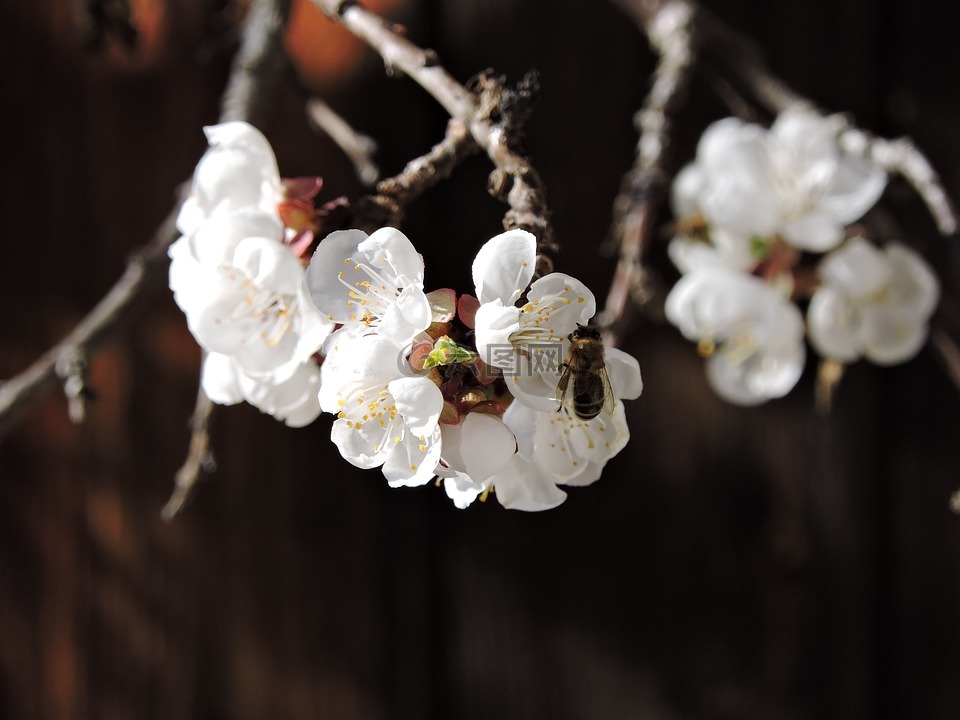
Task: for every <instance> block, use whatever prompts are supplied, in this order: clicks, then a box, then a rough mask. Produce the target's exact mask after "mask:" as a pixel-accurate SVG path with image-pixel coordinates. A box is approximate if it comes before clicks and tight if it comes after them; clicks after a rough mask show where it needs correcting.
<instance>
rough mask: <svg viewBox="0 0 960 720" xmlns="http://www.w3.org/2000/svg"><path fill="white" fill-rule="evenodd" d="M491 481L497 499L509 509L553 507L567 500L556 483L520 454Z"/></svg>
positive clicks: (528, 510) (530, 510) (535, 509)
mask: <svg viewBox="0 0 960 720" xmlns="http://www.w3.org/2000/svg"><path fill="white" fill-rule="evenodd" d="M491 482H492V483H493V489H494V494H495V495H496V497H497V500H498V501H499V503H500V504H501V505H502V506H503V507H505V508H507V509H508V510H524V511H527V512H536V511H539V510H550V509H551V508H555V507H557V506H558V505H559V504H560V503H562V502H563V501H564V500H566V499H567V494H566V493H565V492H564V491H563V490H561V489H560V488H558V487H557V486H556V483H554V482H552V481H551V480H550V479H548V477H547V476H546V475H545V474H544V473H543V472H541V471H540V469H539V468H537V467H536V466H535V465H533V464H532V463H530V462H528V461H527V460H524V459H523V458H521V457H520V456H519V455H514V456H513V458H511V460H510V462H509V463H507V465H506V467H505V468H504V469H503V470H501V471H500V472H499V473H497V474H496V475H494V476H493V477H492V478H491Z"/></svg>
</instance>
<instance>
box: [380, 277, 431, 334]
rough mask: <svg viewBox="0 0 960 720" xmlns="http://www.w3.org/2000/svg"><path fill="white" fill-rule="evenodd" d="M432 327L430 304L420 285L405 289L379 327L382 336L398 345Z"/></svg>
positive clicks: (390, 307)
mask: <svg viewBox="0 0 960 720" xmlns="http://www.w3.org/2000/svg"><path fill="white" fill-rule="evenodd" d="M428 327H430V302H429V301H428V300H427V296H426V295H425V294H424V292H423V289H422V288H421V287H420V286H419V285H410V286H407V287H405V288H404V289H403V290H402V291H401V292H400V294H399V295H398V296H397V301H396V302H395V303H393V304H392V305H390V306H389V307H388V308H387V311H386V313H384V315H383V319H382V321H381V323H380V326H379V332H380V334H382V335H384V336H385V337H388V338H390V339H391V340H393V341H394V342H396V343H398V344H401V345H402V344H405V343H407V342H409V341H410V340H412V339H413V337H414V335H416V334H418V333H420V332H422V331H424V330H426V329H427V328H428Z"/></svg>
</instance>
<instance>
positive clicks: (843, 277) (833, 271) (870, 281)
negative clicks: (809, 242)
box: [820, 237, 891, 299]
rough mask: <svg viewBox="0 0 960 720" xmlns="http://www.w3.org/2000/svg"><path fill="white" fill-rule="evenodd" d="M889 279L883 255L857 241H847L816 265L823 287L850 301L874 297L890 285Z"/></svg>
mask: <svg viewBox="0 0 960 720" xmlns="http://www.w3.org/2000/svg"><path fill="white" fill-rule="evenodd" d="M890 275H891V273H890V267H889V264H888V263H887V261H886V258H885V257H884V256H883V253H881V252H880V251H879V250H878V249H877V248H876V247H875V246H874V245H873V244H872V243H870V242H868V241H867V240H864V239H863V238H860V237H855V238H851V239H850V240H848V241H847V242H846V243H844V245H843V247H841V248H840V249H839V250H837V251H835V252H832V253H830V254H829V255H828V256H827V257H826V258H824V260H823V262H822V263H820V277H821V278H823V282H824V284H826V285H828V286H830V287H833V288H836V289H837V290H839V291H840V292H842V293H844V294H845V295H847V296H849V297H851V298H854V299H856V298H866V297H869V296H871V295H874V294H876V293H878V292H879V291H880V289H881V288H883V287H884V286H885V285H887V284H888V283H889V282H890Z"/></svg>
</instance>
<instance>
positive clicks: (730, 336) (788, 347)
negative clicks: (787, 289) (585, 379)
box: [665, 269, 806, 405]
mask: <svg viewBox="0 0 960 720" xmlns="http://www.w3.org/2000/svg"><path fill="white" fill-rule="evenodd" d="M665 311H666V315H667V319H668V320H669V321H670V322H671V323H673V324H674V325H676V326H677V327H678V328H679V329H680V332H682V333H683V335H684V336H685V337H686V338H688V339H690V340H693V341H695V342H697V343H698V345H699V348H700V352H701V354H703V355H705V356H707V358H708V359H707V378H708V380H709V381H710V384H711V386H712V387H713V388H714V390H715V391H716V392H717V393H718V394H719V395H720V396H721V397H723V398H725V399H726V400H729V401H730V402H733V403H737V404H740V405H756V404H759V403H762V402H764V401H766V400H769V399H771V398H776V397H781V396H783V395H785V394H786V393H787V392H789V391H790V390H791V389H792V388H793V386H794V385H795V384H796V382H797V380H798V379H799V378H800V375H801V373H802V371H803V364H804V360H805V355H806V351H805V348H804V344H803V335H804V327H803V317H802V315H801V314H800V311H799V310H798V309H797V307H796V306H795V305H794V304H793V303H791V302H790V301H789V300H788V299H787V298H785V297H784V296H783V295H781V294H780V293H778V292H777V290H776V289H775V288H774V286H772V285H770V284H768V283H766V282H764V281H763V280H761V279H759V278H756V277H753V276H752V275H747V274H745V273H737V272H734V271H730V270H723V269H706V270H699V271H696V272H692V273H689V274H687V275H684V276H683V277H681V278H680V280H679V281H678V282H677V284H676V285H675V286H674V287H673V289H672V290H671V291H670V294H669V295H668V296H667V301H666V308H665Z"/></svg>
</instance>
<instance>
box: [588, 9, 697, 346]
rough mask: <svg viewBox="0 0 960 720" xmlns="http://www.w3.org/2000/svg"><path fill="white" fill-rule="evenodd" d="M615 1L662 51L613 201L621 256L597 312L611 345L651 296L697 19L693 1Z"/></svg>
mask: <svg viewBox="0 0 960 720" xmlns="http://www.w3.org/2000/svg"><path fill="white" fill-rule="evenodd" d="M614 3H615V4H616V5H618V6H620V7H621V8H623V9H624V10H625V11H627V13H628V14H629V15H630V16H631V17H633V18H634V19H635V20H636V21H638V22H639V23H640V24H641V28H642V29H643V30H644V32H645V33H646V34H647V37H648V38H649V39H650V44H651V46H652V47H653V48H654V50H656V51H657V53H658V55H659V56H660V57H659V61H658V62H657V67H656V70H655V71H654V75H653V82H652V84H651V87H650V92H649V93H648V94H647V97H646V98H645V99H644V102H643V107H642V108H641V109H640V110H639V112H637V114H636V116H635V117H634V123H635V124H636V126H637V130H638V131H639V132H640V139H639V142H638V143H637V153H636V161H635V162H634V165H633V167H632V168H631V170H630V171H629V172H628V173H627V175H626V176H624V179H623V182H622V183H621V190H620V195H619V196H618V197H617V199H616V200H615V201H614V222H613V228H612V230H611V235H612V238H613V243H614V245H615V247H617V248H619V259H618V261H617V268H616V270H615V272H614V277H613V282H612V283H611V285H610V290H609V292H608V293H607V300H606V304H605V306H604V310H603V313H602V314H601V316H600V318H599V324H600V325H601V326H603V327H604V342H605V343H606V344H607V345H608V346H610V347H615V346H616V345H617V344H618V343H619V342H620V341H621V340H622V339H623V335H624V333H625V332H626V329H627V327H628V325H629V322H630V318H631V315H632V312H633V308H634V306H635V305H643V304H645V303H647V302H649V300H650V299H651V297H652V294H653V291H652V289H651V287H650V282H651V280H650V278H649V274H648V273H647V271H646V268H645V267H644V263H643V258H644V254H645V251H646V249H647V246H648V244H649V242H650V237H651V234H652V232H653V229H654V227H655V225H656V222H657V214H658V212H659V209H660V207H661V205H662V204H663V201H664V199H665V198H666V191H667V186H668V184H669V181H670V178H669V176H668V174H667V172H666V167H665V166H666V159H667V150H668V149H669V146H670V133H671V129H672V115H673V113H675V112H676V111H677V109H678V108H679V107H680V105H681V104H682V102H683V100H684V97H685V90H686V87H687V83H688V82H689V79H690V75H691V71H692V69H693V65H694V59H695V54H696V47H695V36H694V28H695V27H696V26H697V22H698V20H697V17H698V16H697V15H696V13H695V10H694V6H693V5H692V4H691V3H687V2H684V0H669V1H668V2H662V3H651V2H642V1H641V0H636V1H630V0H614Z"/></svg>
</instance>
